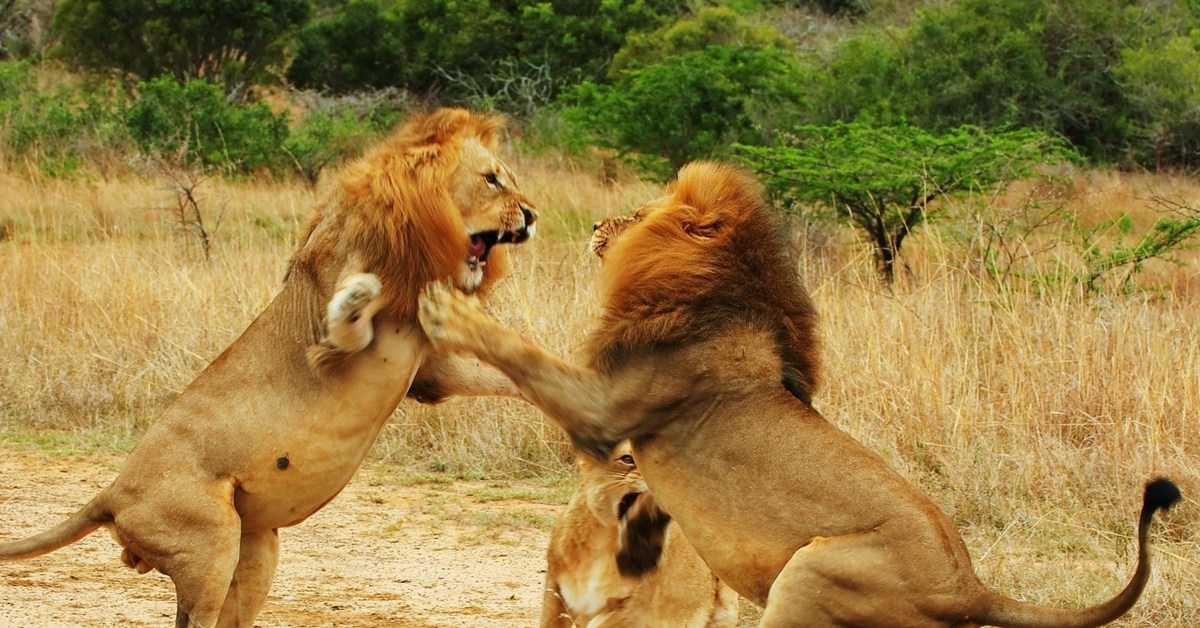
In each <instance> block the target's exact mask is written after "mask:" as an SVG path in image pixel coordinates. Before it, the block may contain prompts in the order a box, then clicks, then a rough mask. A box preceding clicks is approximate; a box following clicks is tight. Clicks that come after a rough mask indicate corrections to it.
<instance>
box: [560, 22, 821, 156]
mask: <svg viewBox="0 0 1200 628" xmlns="http://www.w3.org/2000/svg"><path fill="white" fill-rule="evenodd" d="M614 65H615V69H614V71H613V72H612V76H611V79H612V84H611V85H605V84H598V83H595V82H585V83H583V84H581V85H579V86H577V87H576V88H574V89H573V90H570V91H569V92H568V93H566V94H564V97H563V98H562V99H561V100H560V102H559V105H561V106H562V107H564V111H563V115H564V117H565V118H566V119H567V120H569V121H571V122H572V123H573V124H574V125H576V126H577V127H578V128H582V129H584V130H586V131H588V132H589V133H590V134H591V136H592V138H593V140H594V141H595V142H597V143H598V144H600V145H601V146H604V147H606V148H612V149H615V150H617V151H618V152H620V153H622V154H623V155H625V156H626V157H628V158H631V159H633V160H634V161H635V162H636V163H638V164H639V165H640V166H641V167H643V168H644V169H646V170H647V171H649V172H652V173H654V174H657V175H659V176H662V177H665V176H669V175H670V174H671V173H672V172H674V171H675V170H676V169H678V168H679V167H680V166H682V165H683V164H685V163H687V162H688V161H690V160H693V159H697V158H702V157H711V156H717V155H721V154H723V152H724V151H725V150H726V149H727V147H728V146H729V145H730V144H732V143H734V142H741V143H748V144H756V143H760V142H761V141H762V139H763V137H764V130H763V129H769V128H771V127H775V126H778V125H779V124H781V120H779V119H778V118H780V113H779V112H786V111H790V110H792V109H794V107H795V103H796V101H797V100H798V99H799V91H798V88H797V82H798V74H797V69H798V66H797V65H796V62H795V58H794V55H793V54H792V52H791V50H789V49H788V47H787V45H786V42H784V40H783V39H782V38H781V37H779V36H778V34H776V33H774V31H771V30H770V29H761V28H756V27H752V26H750V25H749V24H748V23H746V22H745V21H744V20H743V19H742V18H740V17H738V16H737V15H736V14H734V13H732V12H731V11H729V10H728V9H705V10H703V11H701V12H700V13H699V14H698V15H697V16H695V17H693V18H689V19H686V20H682V21H680V22H679V23H677V24H675V25H672V26H670V27H667V28H664V29H663V30H661V31H659V32H658V33H656V34H655V35H654V36H647V37H631V38H630V40H629V45H628V46H627V47H626V48H625V49H623V50H622V51H621V53H620V54H619V55H618V57H617V58H616V59H614ZM784 118H785V119H786V116H784Z"/></svg>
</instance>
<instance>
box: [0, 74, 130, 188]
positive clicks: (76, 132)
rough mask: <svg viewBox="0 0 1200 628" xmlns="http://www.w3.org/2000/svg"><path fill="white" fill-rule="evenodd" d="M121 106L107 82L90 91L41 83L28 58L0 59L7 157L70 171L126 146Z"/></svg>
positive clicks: (48, 170) (0, 112)
mask: <svg viewBox="0 0 1200 628" xmlns="http://www.w3.org/2000/svg"><path fill="white" fill-rule="evenodd" d="M122 107H123V100H122V97H121V95H120V92H119V91H117V90H112V89H110V88H109V86H107V85H104V84H101V85H98V86H96V88H95V89H93V90H91V91H87V90H82V89H79V88H78V86H76V85H74V84H72V83H58V84H56V85H53V86H51V87H42V86H40V85H39V83H38V79H37V75H36V74H35V72H34V68H33V66H31V65H29V64H28V63H24V62H20V63H0V122H2V124H0V128H2V129H3V143H4V145H5V147H6V149H7V152H8V157H9V158H10V159H11V158H13V157H20V158H23V159H26V160H28V162H30V163H34V164H36V166H37V168H38V169H39V170H40V171H41V172H42V173H44V174H49V175H52V176H61V175H67V174H71V173H74V172H76V171H78V170H79V169H80V168H81V167H82V166H84V164H85V162H86V161H87V160H88V159H89V158H97V157H100V156H102V155H106V154H111V153H113V152H119V151H121V150H122V149H124V148H125V146H126V143H127V135H126V133H125V129H124V125H123V124H121V122H120V117H119V111H120V109H121V108H122Z"/></svg>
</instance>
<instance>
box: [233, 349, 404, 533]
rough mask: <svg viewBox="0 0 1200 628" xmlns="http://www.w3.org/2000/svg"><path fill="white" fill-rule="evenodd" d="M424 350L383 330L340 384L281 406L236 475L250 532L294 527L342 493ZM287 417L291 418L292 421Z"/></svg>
mask: <svg viewBox="0 0 1200 628" xmlns="http://www.w3.org/2000/svg"><path fill="white" fill-rule="evenodd" d="M421 357H423V353H421V352H420V351H419V350H417V349H416V345H415V342H414V337H413V336H412V335H411V334H405V333H403V332H401V333H398V334H395V333H387V332H383V333H379V334H377V335H376V338H375V343H374V344H373V345H372V347H371V348H370V349H368V350H366V351H364V352H363V354H362V355H361V356H360V357H359V358H358V359H356V360H355V362H354V363H353V364H352V365H350V366H349V367H348V368H347V370H346V372H345V373H344V374H343V375H342V378H341V381H338V382H334V383H332V384H329V385H328V386H326V387H325V388H324V389H323V391H322V392H320V393H318V394H313V395H308V396H306V397H305V399H304V400H303V401H300V402H293V405H294V406H296V407H291V408H287V407H280V408H276V409H275V412H277V413H279V414H280V415H281V417H280V418H281V420H280V421H278V422H277V423H275V424H274V425H273V426H272V428H273V429H271V430H270V432H269V433H260V434H246V435H244V436H243V437H242V438H243V439H248V440H251V441H252V442H246V443H242V444H241V449H242V451H245V452H246V455H245V456H243V457H242V459H243V460H244V462H243V463H242V464H239V465H238V466H237V470H236V471H234V473H233V475H234V479H235V481H236V484H237V491H236V493H235V498H234V499H235V505H236V507H237V510H238V513H239V514H240V515H241V517H242V527H243V530H245V531H247V532H250V531H256V530H263V529H271V528H280V527H286V526H290V525H295V524H297V523H300V522H301V521H303V520H305V519H306V518H308V517H309V516H310V515H312V514H313V513H314V512H316V511H317V510H320V508H321V507H322V506H324V505H325V504H326V503H328V502H329V500H331V499H333V498H334V497H336V496H337V494H338V493H339V492H341V490H342V489H343V488H345V486H346V484H347V483H348V482H349V481H350V479H351V478H352V477H354V473H355V472H356V471H357V470H358V468H359V466H360V465H361V464H362V461H363V459H364V458H365V457H366V456H367V453H368V452H369V451H370V450H371V446H372V445H374V443H375V439H376V437H377V436H378V435H379V432H380V430H381V429H382V428H383V425H384V423H386V422H387V420H388V418H389V417H390V416H391V414H392V412H393V411H394V410H395V409H396V406H397V405H399V403H400V401H401V400H403V399H404V395H405V393H406V392H407V390H408V387H409V385H410V384H411V383H412V378H413V376H414V374H415V373H416V371H417V369H418V367H419V365H420V359H421ZM285 417H286V418H285Z"/></svg>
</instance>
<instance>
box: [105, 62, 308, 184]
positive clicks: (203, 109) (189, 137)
mask: <svg viewBox="0 0 1200 628" xmlns="http://www.w3.org/2000/svg"><path fill="white" fill-rule="evenodd" d="M124 119H125V123H126V124H127V125H128V128H129V133H130V135H131V136H132V138H133V140H134V141H135V142H136V144H137V146H138V148H139V149H141V150H142V151H143V152H146V153H149V154H152V155H160V156H161V155H178V156H180V157H181V159H182V161H183V162H185V163H187V164H197V165H203V166H215V167H219V168H221V169H223V170H226V171H231V172H248V171H251V170H255V169H259V168H277V167H279V166H280V165H282V163H283V160H284V158H285V153H284V152H283V144H284V141H285V140H286V139H287V136H288V126H287V118H286V116H285V115H283V114H277V113H275V112H273V111H271V109H270V107H268V106H266V105H265V104H262V103H256V104H234V103H230V102H229V101H228V100H227V99H226V98H225V94H224V91H223V90H222V89H221V87H220V86H218V85H214V84H212V83H208V82H205V81H192V82H190V83H188V84H186V85H181V84H179V83H178V82H176V81H175V79H173V78H169V77H161V78H158V79H155V80H153V81H149V82H145V83H140V84H139V85H138V93H137V97H136V99H135V100H134V102H133V103H132V104H131V105H130V106H129V108H128V109H127V110H126V111H125V115H124Z"/></svg>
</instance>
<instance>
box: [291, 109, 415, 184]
mask: <svg viewBox="0 0 1200 628" xmlns="http://www.w3.org/2000/svg"><path fill="white" fill-rule="evenodd" d="M298 96H301V97H303V100H304V101H306V102H304V103H303V108H304V110H305V112H306V113H305V114H304V116H303V117H302V118H300V120H299V121H298V122H297V123H296V124H295V126H293V127H292V129H291V131H290V132H289V134H288V138H287V141H286V142H285V143H284V150H285V151H286V152H287V154H288V155H289V156H290V157H291V160H292V162H293V164H294V165H295V167H296V169H297V170H298V171H299V173H300V175H301V176H303V177H304V179H305V180H307V181H308V182H309V183H310V184H315V183H316V182H317V179H318V177H319V176H320V174H321V171H322V170H323V169H324V168H325V167H327V166H330V165H334V164H337V163H338V162H341V161H343V160H345V159H347V158H349V157H353V156H356V155H358V154H359V153H360V152H361V151H362V148H363V146H364V145H367V144H369V143H370V142H372V141H373V140H374V139H376V138H378V137H379V136H381V135H382V134H384V133H385V132H387V131H388V130H389V129H391V128H392V127H393V126H395V125H396V123H397V122H399V121H400V118H401V116H402V115H403V107H404V105H405V103H404V101H403V99H401V98H399V97H398V95H397V93H396V92H395V90H379V91H376V92H359V93H358V94H357V95H355V96H343V97H332V98H331V97H328V96H322V95H320V94H316V93H312V92H301V93H299V94H298Z"/></svg>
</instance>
